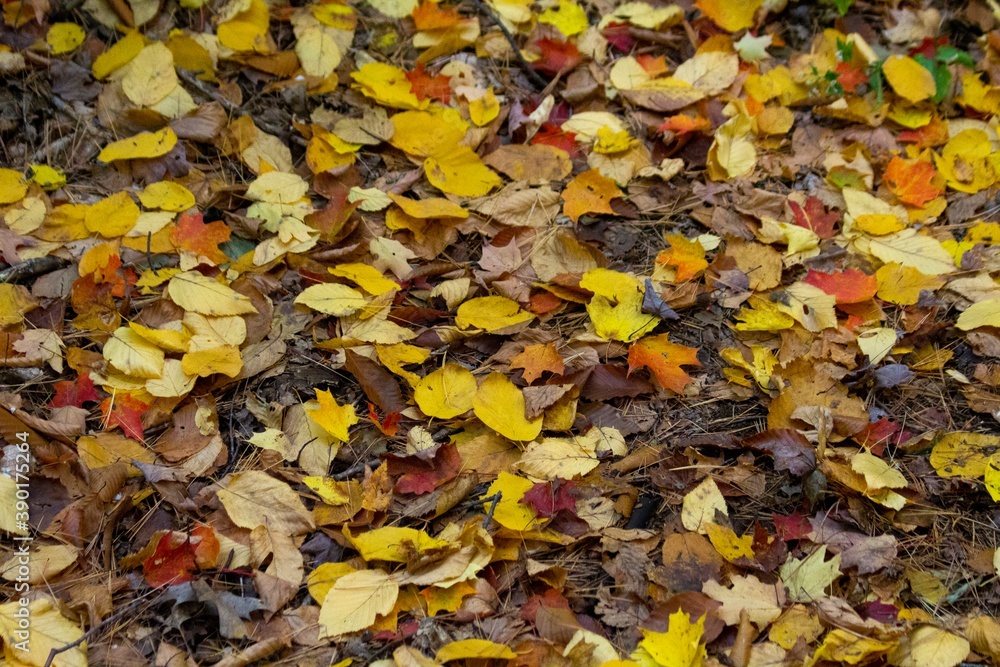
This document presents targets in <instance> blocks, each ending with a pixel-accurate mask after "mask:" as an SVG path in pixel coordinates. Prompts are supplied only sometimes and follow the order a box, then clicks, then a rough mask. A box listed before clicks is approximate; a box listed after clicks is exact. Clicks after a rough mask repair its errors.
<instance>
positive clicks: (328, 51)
mask: <svg viewBox="0 0 1000 667" xmlns="http://www.w3.org/2000/svg"><path fill="white" fill-rule="evenodd" d="M296 36H297V37H298V39H297V40H296V42H295V55H297V56H298V57H299V62H300V63H301V64H302V71H304V72H305V73H306V74H308V75H309V76H315V77H319V78H321V79H325V78H327V77H328V76H330V75H331V74H333V71H334V70H335V69H337V65H339V64H340V61H341V60H343V58H344V54H343V53H342V52H341V50H340V47H339V46H337V42H336V41H335V40H334V39H333V37H331V36H330V35H329V34H328V33H327V30H326V29H325V28H323V27H322V26H320V25H310V26H307V27H305V28H304V29H303V30H302V31H301V32H296Z"/></svg>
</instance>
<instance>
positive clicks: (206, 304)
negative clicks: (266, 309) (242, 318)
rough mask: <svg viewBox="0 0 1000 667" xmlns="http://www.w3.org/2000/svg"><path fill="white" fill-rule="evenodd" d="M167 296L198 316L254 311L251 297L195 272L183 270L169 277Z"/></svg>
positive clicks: (243, 313) (220, 315)
mask: <svg viewBox="0 0 1000 667" xmlns="http://www.w3.org/2000/svg"><path fill="white" fill-rule="evenodd" d="M167 295H168V296H169V297H170V300H171V301H173V302H174V303H176V304H177V305H178V306H180V307H181V308H183V309H184V310H187V311H190V312H192V313H199V314H201V315H211V316H213V317H222V316H226V315H247V314H250V313H254V314H256V312H257V309H256V308H255V307H254V305H253V304H252V303H250V297H247V296H243V295H242V294H240V293H239V292H237V291H235V290H233V289H232V288H230V287H228V286H226V285H223V284H222V283H220V282H218V281H217V280H215V279H214V278H209V277H208V276H205V275H202V274H200V273H198V272H197V271H185V272H184V273H178V274H177V275H176V276H174V277H173V278H171V279H170V283H169V284H168V285H167Z"/></svg>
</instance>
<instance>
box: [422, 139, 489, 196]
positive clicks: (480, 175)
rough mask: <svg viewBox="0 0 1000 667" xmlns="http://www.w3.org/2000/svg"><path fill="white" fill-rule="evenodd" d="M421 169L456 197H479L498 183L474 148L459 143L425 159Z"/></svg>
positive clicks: (428, 178) (431, 181)
mask: <svg viewBox="0 0 1000 667" xmlns="http://www.w3.org/2000/svg"><path fill="white" fill-rule="evenodd" d="M424 171H425V172H426V174H427V180H428V181H430V184H431V185H433V186H434V187H436V188H437V189H438V190H441V191H442V192H445V193H447V194H450V195H457V196H459V197H482V196H483V195H485V194H486V193H488V192H489V191H490V190H492V189H493V188H496V187H499V186H500V184H501V183H502V181H501V180H500V177H499V176H497V175H496V174H495V173H494V172H493V171H492V170H490V168H489V167H487V166H486V165H485V164H483V161H482V159H480V157H479V156H478V155H476V153H475V151H473V150H472V149H471V148H469V147H468V146H462V145H460V144H455V145H454V146H451V147H450V148H446V149H442V150H440V151H438V152H436V153H435V154H434V155H431V156H430V157H428V158H427V159H425V160H424Z"/></svg>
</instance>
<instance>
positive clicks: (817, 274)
mask: <svg viewBox="0 0 1000 667" xmlns="http://www.w3.org/2000/svg"><path fill="white" fill-rule="evenodd" d="M802 281H803V282H805V283H808V284H809V285H812V286H813V287H818V288H820V289H821V290H823V291H824V292H826V293H827V294H830V295H833V296H834V297H836V298H837V303H838V304H841V303H861V302H862V301H868V300H869V299H872V298H874V296H875V293H876V292H877V291H878V278H876V277H875V276H870V275H868V274H867V273H865V272H864V271H860V270H859V269H847V270H845V271H838V272H835V273H823V272H821V271H815V270H810V271H809V273H807V274H806V277H805V278H803V279H802Z"/></svg>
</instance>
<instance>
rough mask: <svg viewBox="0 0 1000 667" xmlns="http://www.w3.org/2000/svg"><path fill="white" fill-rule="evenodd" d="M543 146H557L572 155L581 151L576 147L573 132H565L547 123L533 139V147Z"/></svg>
mask: <svg viewBox="0 0 1000 667" xmlns="http://www.w3.org/2000/svg"><path fill="white" fill-rule="evenodd" d="M536 144H542V145H543V146H555V147H556V148H561V149H563V150H564V151H566V152H567V153H569V154H570V157H572V156H574V155H576V154H577V153H578V152H579V151H580V149H579V148H578V147H577V145H576V134H575V133H573V132H563V131H562V130H561V129H559V128H558V127H557V126H555V125H552V124H551V123H545V124H543V125H542V128H541V129H540V130H538V132H537V133H536V134H535V136H534V137H532V139H531V145H532V146H534V145H536Z"/></svg>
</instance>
